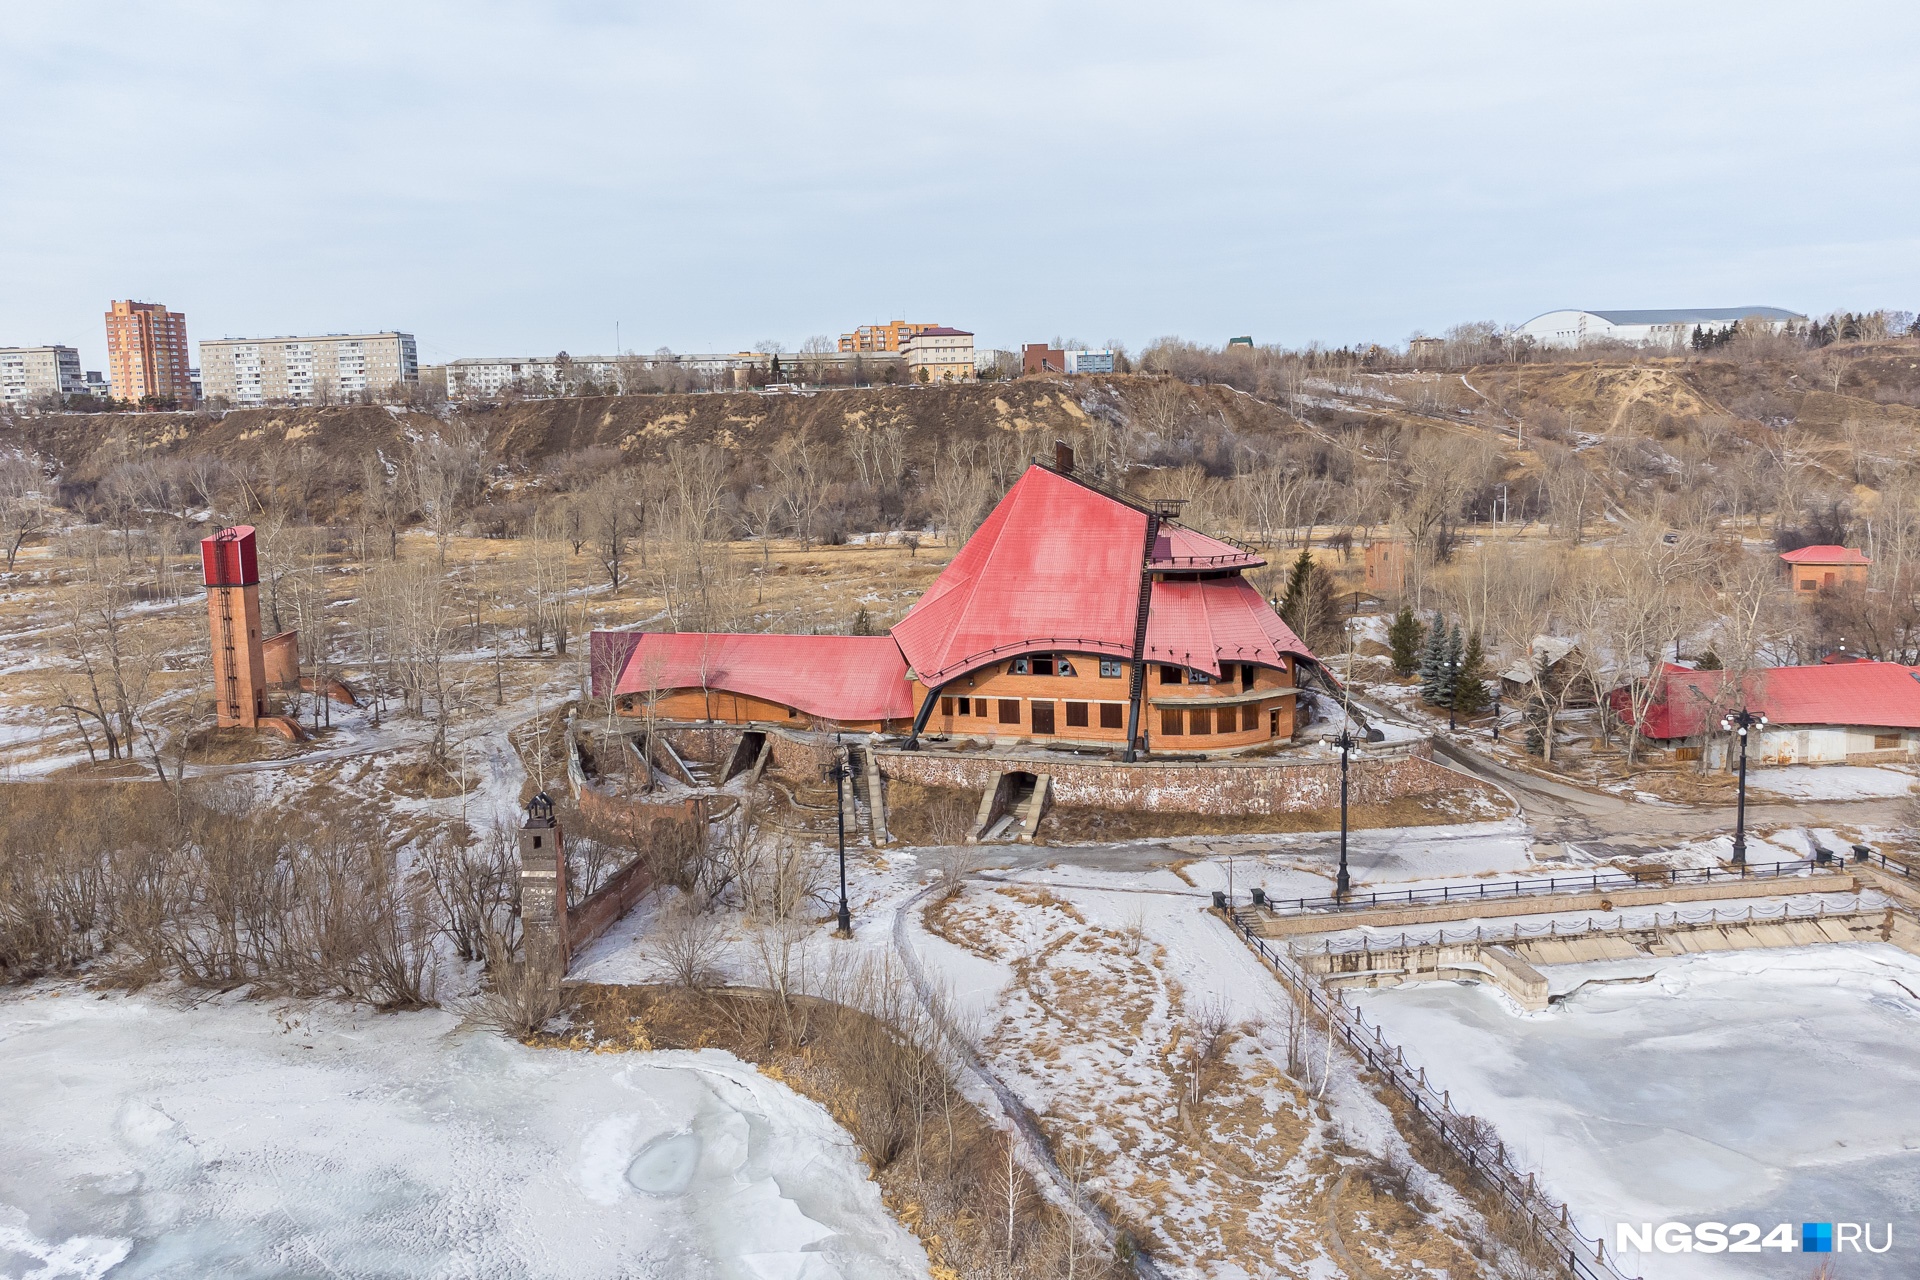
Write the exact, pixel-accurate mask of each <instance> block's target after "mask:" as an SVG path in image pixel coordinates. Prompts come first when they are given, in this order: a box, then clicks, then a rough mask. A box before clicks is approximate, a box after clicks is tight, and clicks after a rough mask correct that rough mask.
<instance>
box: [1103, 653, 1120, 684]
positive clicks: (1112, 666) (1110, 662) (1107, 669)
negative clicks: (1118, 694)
mask: <svg viewBox="0 0 1920 1280" xmlns="http://www.w3.org/2000/svg"><path fill="white" fill-rule="evenodd" d="M1100 676H1101V678H1102V679H1104V680H1118V679H1119V678H1120V659H1118V658H1102V659H1100Z"/></svg>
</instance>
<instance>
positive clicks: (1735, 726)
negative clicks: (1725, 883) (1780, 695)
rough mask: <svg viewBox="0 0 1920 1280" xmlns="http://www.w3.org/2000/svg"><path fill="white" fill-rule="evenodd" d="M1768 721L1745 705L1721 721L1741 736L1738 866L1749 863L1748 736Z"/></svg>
mask: <svg viewBox="0 0 1920 1280" xmlns="http://www.w3.org/2000/svg"><path fill="white" fill-rule="evenodd" d="M1766 723H1767V718H1766V717H1765V716H1763V715H1761V714H1759V713H1758V712H1756V711H1749V710H1747V709H1746V708H1745V707H1742V708H1740V710H1738V711H1734V712H1729V713H1728V714H1727V715H1726V716H1724V717H1722V718H1721V721H1720V727H1721V728H1722V729H1724V730H1726V731H1727V732H1728V733H1734V734H1738V735H1739V736H1740V783H1739V791H1738V796H1737V798H1736V799H1735V801H1734V811H1733V813H1734V817H1733V865H1734V866H1736V867H1744V866H1746V865H1747V738H1748V737H1749V736H1750V735H1751V734H1752V732H1753V730H1755V729H1762V728H1765V727H1766Z"/></svg>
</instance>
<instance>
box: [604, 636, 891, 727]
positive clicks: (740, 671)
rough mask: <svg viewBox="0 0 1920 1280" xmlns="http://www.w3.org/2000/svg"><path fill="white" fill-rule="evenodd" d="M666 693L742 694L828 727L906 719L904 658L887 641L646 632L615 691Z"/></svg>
mask: <svg viewBox="0 0 1920 1280" xmlns="http://www.w3.org/2000/svg"><path fill="white" fill-rule="evenodd" d="M669 689H718V690H723V691H725V692H728V693H744V694H748V695H750V696H752V697H756V698H765V699H766V700H767V701H769V702H777V703H779V704H781V705H782V706H788V707H794V708H797V709H798V710H801V711H804V712H807V713H808V714H810V715H817V716H824V717H826V718H827V719H830V720H899V719H905V718H907V717H909V716H911V715H912V714H913V692H912V689H911V688H910V687H909V686H908V684H907V663H906V659H905V658H903V657H901V655H900V647H899V646H898V645H896V644H895V643H894V642H893V638H892V637H891V636H781V635H722V634H703V633H698V632H659V631H650V632H646V633H644V634H641V635H638V636H635V637H633V644H632V648H631V650H630V652H629V653H628V654H627V656H626V659H625V661H624V663H623V664H622V666H621V670H620V682H619V683H618V684H617V685H615V686H614V691H615V692H616V693H641V694H644V693H649V692H652V693H664V692H666V691H667V690H669Z"/></svg>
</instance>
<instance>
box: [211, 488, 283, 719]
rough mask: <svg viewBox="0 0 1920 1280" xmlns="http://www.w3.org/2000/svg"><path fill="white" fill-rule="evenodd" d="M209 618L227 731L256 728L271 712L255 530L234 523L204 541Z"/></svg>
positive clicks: (218, 692) (216, 687) (215, 683)
mask: <svg viewBox="0 0 1920 1280" xmlns="http://www.w3.org/2000/svg"><path fill="white" fill-rule="evenodd" d="M200 563H201V567H202V568H203V569H204V570H205V573H206V582H207V619H208V622H209V624H210V625H211V628H212V633H213V689H214V699H215V702H216V703H217V704H218V705H217V709H218V711H219V714H220V727H221V728H222V729H254V728H258V727H259V725H260V721H261V720H262V719H263V718H264V717H265V716H266V714H267V669H266V659H265V646H264V645H263V644H262V643H261V635H260V563H259V559H258V557H257V556H256V554H255V552H254V547H253V526H252V525H250V524H241V525H235V526H233V527H232V528H230V529H222V530H221V531H220V532H218V533H216V534H214V535H213V536H212V537H211V538H202V539H201V540H200Z"/></svg>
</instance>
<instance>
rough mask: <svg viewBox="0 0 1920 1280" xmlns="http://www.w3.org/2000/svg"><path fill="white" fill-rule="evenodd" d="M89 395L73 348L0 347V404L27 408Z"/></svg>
mask: <svg viewBox="0 0 1920 1280" xmlns="http://www.w3.org/2000/svg"><path fill="white" fill-rule="evenodd" d="M88 393H89V388H88V386H87V381H86V374H85V373H83V372H82V371H81V369H80V353H79V351H77V350H76V349H74V348H73V347H61V346H52V347H0V401H5V402H6V403H7V404H9V405H28V404H38V403H40V402H41V401H43V400H50V399H53V398H55V397H58V396H83V395H87V394H88Z"/></svg>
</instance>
